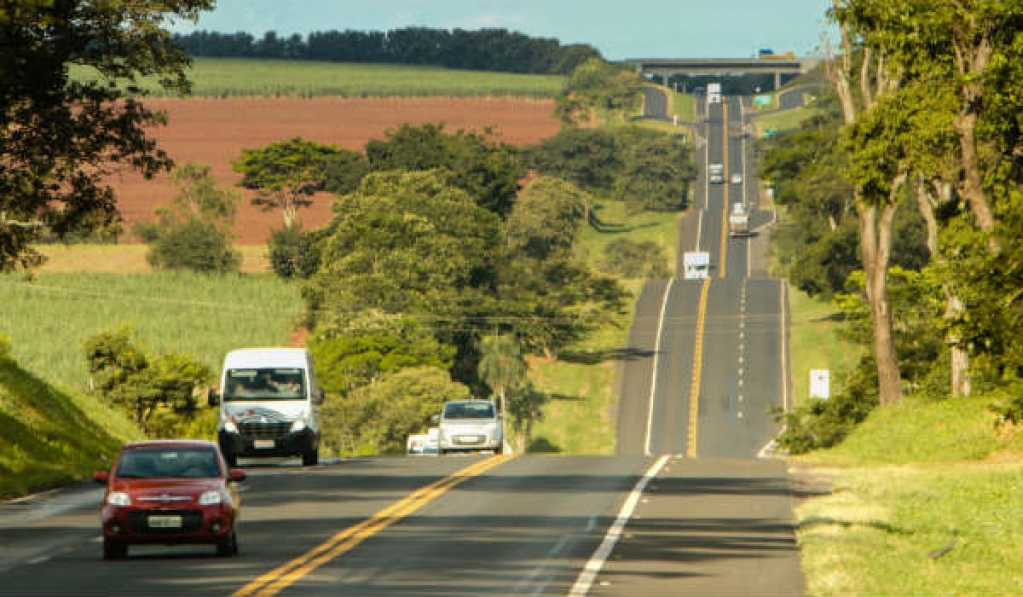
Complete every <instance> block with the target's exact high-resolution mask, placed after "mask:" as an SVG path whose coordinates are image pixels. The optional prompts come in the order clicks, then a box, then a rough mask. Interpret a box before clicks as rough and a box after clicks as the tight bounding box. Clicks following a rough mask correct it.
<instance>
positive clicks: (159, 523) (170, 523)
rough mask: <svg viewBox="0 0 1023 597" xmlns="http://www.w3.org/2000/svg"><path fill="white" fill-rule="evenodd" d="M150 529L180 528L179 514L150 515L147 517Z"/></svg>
mask: <svg viewBox="0 0 1023 597" xmlns="http://www.w3.org/2000/svg"><path fill="white" fill-rule="evenodd" d="M147 520H148V522H149V528H151V529H180V528H181V517H180V516H150V517H149V518H148V519H147Z"/></svg>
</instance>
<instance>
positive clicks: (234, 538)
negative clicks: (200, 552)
mask: <svg viewBox="0 0 1023 597" xmlns="http://www.w3.org/2000/svg"><path fill="white" fill-rule="evenodd" d="M217 555H218V556H220V557H222V558H229V557H231V556H234V555H238V535H237V534H235V531H234V529H231V533H230V534H228V535H227V536H226V537H224V538H223V539H221V540H220V541H217Z"/></svg>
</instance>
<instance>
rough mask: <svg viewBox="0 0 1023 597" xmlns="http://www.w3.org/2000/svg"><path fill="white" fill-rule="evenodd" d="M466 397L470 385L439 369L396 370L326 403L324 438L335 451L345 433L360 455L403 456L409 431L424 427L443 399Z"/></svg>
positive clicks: (468, 395)
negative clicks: (461, 382)
mask: <svg viewBox="0 0 1023 597" xmlns="http://www.w3.org/2000/svg"><path fill="white" fill-rule="evenodd" d="M470 397H471V394H470V393H469V388H467V387H466V386H464V385H462V384H460V383H457V382H453V381H451V376H450V375H449V374H448V372H447V371H444V370H443V369H438V368H436V367H412V368H408V369H402V370H399V371H395V372H394V373H392V374H390V375H387V376H386V377H383V378H382V379H380V380H379V381H378V382H377V383H375V384H370V385H365V386H361V387H359V388H357V389H356V390H355V391H354V392H352V394H351V395H350V396H348V397H347V398H345V399H343V400H334V401H330V402H328V403H326V404H325V405H324V407H323V413H324V427H323V428H324V431H323V433H324V441H325V443H327V444H328V445H331V446H333V447H334V448H335V449H338V448H339V447H340V446H341V445H343V444H342V442H341V436H343V435H347V436H349V437H351V438H352V439H353V443H355V444H356V449H357V451H358V452H360V453H364V454H401V453H404V451H405V440H406V438H407V437H408V436H409V434H411V433H420V432H422V431H423V430H425V429H426V428H428V427H429V426H430V425H431V418H432V417H433V415H435V414H438V413H439V412H440V410H441V408H442V407H443V405H444V403H445V402H447V401H449V400H466V399H468V398H470Z"/></svg>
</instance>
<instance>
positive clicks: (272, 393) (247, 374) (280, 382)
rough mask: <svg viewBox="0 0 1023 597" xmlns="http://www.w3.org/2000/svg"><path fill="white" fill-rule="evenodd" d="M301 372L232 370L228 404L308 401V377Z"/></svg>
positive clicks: (226, 397) (226, 394)
mask: <svg viewBox="0 0 1023 597" xmlns="http://www.w3.org/2000/svg"><path fill="white" fill-rule="evenodd" d="M302 373H303V372H302V370H301V369H296V368H285V369H282V368H271V369H229V370H228V371H227V376H226V379H225V383H224V400H225V401H226V402H230V401H232V400H235V401H250V400H304V399H305V397H306V392H305V376H304V375H303V374H302Z"/></svg>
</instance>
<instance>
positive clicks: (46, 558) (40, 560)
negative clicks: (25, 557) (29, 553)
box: [27, 554, 53, 565]
mask: <svg viewBox="0 0 1023 597" xmlns="http://www.w3.org/2000/svg"><path fill="white" fill-rule="evenodd" d="M52 557H53V554H46V555H45V556H39V557H38V558H32V559H31V560H29V561H28V562H27V563H28V564H30V565H35V564H42V563H43V562H48V561H49V560H50V558H52Z"/></svg>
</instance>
